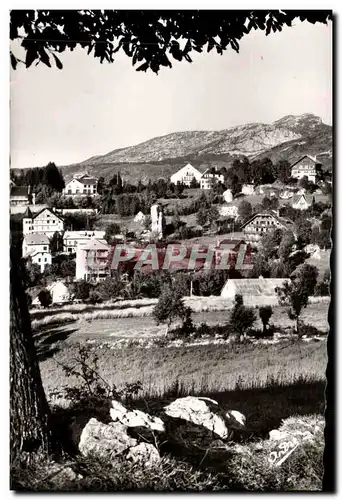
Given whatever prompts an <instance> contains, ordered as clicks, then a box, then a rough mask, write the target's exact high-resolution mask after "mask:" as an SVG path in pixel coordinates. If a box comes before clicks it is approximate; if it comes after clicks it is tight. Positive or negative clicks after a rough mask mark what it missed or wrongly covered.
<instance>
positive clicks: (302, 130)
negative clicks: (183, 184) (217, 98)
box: [60, 113, 332, 182]
mask: <svg viewBox="0 0 342 500" xmlns="http://www.w3.org/2000/svg"><path fill="white" fill-rule="evenodd" d="M303 154H310V155H313V156H317V157H318V159H320V156H322V158H321V161H322V163H323V167H324V168H326V169H328V170H329V169H331V164H332V127H331V126H330V125H327V124H325V123H323V121H322V119H321V118H320V117H318V116H316V115H314V114H312V113H304V114H302V115H286V116H284V117H282V118H280V119H278V120H276V121H274V122H272V123H270V124H265V123H257V122H255V123H247V124H242V125H237V126H233V127H229V128H227V129H222V130H217V131H216V130H195V131H183V132H172V133H169V134H165V135H161V136H157V137H153V138H151V139H148V140H146V141H143V142H141V143H139V144H135V145H133V146H128V147H124V148H118V149H114V150H112V151H109V152H108V153H106V154H104V155H95V156H92V157H91V158H88V159H86V160H84V161H82V162H79V163H74V164H72V165H66V166H62V167H60V168H61V169H62V172H63V174H64V175H65V177H66V179H67V180H68V179H69V178H70V177H71V176H72V175H74V173H76V172H79V171H82V170H87V171H88V172H89V173H91V174H93V175H96V176H103V177H105V178H108V177H110V176H112V175H114V174H115V173H117V172H118V171H119V170H120V172H121V173H122V175H124V176H125V177H127V178H126V180H127V181H128V182H133V181H134V182H137V181H138V180H139V179H141V180H146V179H148V178H151V179H154V178H158V177H162V176H164V177H165V176H170V175H171V174H172V173H174V172H176V171H177V169H178V168H180V167H181V166H183V165H185V163H187V162H191V163H192V164H193V165H194V166H196V167H197V168H199V169H200V170H204V169H205V168H208V167H211V166H216V167H219V168H220V167H221V166H226V167H227V168H229V167H230V166H231V164H232V162H233V160H234V159H235V158H237V157H241V156H247V157H248V158H249V159H250V160H254V159H257V158H262V157H264V156H269V157H270V158H271V160H272V161H277V160H279V159H281V158H283V159H288V160H289V161H290V162H292V161H295V160H296V159H297V157H298V156H300V155H301V156H302V155H303Z"/></svg>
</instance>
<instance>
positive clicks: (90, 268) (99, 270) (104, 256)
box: [76, 238, 111, 281]
mask: <svg viewBox="0 0 342 500" xmlns="http://www.w3.org/2000/svg"><path fill="white" fill-rule="evenodd" d="M110 250H111V247H110V246H109V245H108V244H107V243H104V242H103V241H100V240H97V239H96V238H92V239H90V240H89V241H87V242H86V243H83V244H81V245H78V246H77V249H76V279H77V280H79V279H82V280H95V281H100V280H103V279H105V278H106V277H108V276H110V272H111V268H110V264H109V255H110Z"/></svg>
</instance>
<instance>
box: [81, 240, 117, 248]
mask: <svg viewBox="0 0 342 500" xmlns="http://www.w3.org/2000/svg"><path fill="white" fill-rule="evenodd" d="M78 248H80V249H82V250H109V249H110V245H108V243H107V242H105V240H100V239H96V238H91V239H90V240H89V241H85V242H84V243H81V244H80V246H79V247H78Z"/></svg>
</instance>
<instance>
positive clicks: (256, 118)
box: [10, 22, 332, 168]
mask: <svg viewBox="0 0 342 500" xmlns="http://www.w3.org/2000/svg"><path fill="white" fill-rule="evenodd" d="M191 57H192V58H193V61H194V62H193V63H192V64H189V63H187V62H185V61H184V62H177V61H174V62H173V63H172V64H173V68H172V69H169V68H161V70H160V72H159V73H158V75H155V74H153V73H143V72H136V71H135V69H134V68H133V67H132V62H131V59H130V58H128V57H127V56H125V55H124V54H120V55H118V56H117V58H116V61H115V62H114V64H108V63H103V64H101V63H100V62H99V60H95V59H94V58H93V57H90V56H87V54H86V52H85V51H82V50H81V49H78V50H75V51H74V52H65V53H63V54H62V55H61V60H62V62H63V70H58V69H56V68H48V67H46V66H44V65H41V64H40V65H38V66H33V67H31V68H29V69H26V68H25V67H24V66H19V67H18V69H17V70H16V71H11V83H10V93H11V95H10V100H11V103H10V106H11V110H10V117H11V118H10V119H11V123H10V134H11V145H10V149H11V166H12V167H13V168H25V167H38V166H44V165H46V164H47V163H48V162H49V161H53V162H55V163H56V164H57V165H59V166H60V165H68V164H71V163H76V162H80V161H83V160H86V159H87V158H89V157H91V156H94V155H99V154H106V153H108V152H109V151H112V150H114V149H117V148H122V147H126V146H131V145H134V144H138V143H140V142H142V141H145V140H148V139H151V138H152V137H156V136H160V135H165V134H168V133H171V132H178V131H184V130H221V129H226V128H229V127H232V126H235V125H241V124H245V123H250V122H263V123H271V122H272V121H275V120H277V119H279V118H281V117H283V116H285V115H289V114H295V115H298V114H302V113H314V114H316V115H318V116H320V117H321V118H322V120H323V122H324V123H327V124H329V125H331V124H332V24H331V23H329V24H328V25H323V24H316V25H312V24H309V23H307V22H304V23H301V22H298V23H297V24H296V25H295V26H293V27H291V28H290V27H285V28H283V31H282V32H280V33H271V34H270V35H269V36H267V37H266V36H265V33H264V32H261V31H255V32H252V33H250V34H249V35H247V36H246V37H244V38H243V39H242V40H241V42H240V52H239V54H237V53H236V52H234V51H233V50H232V49H228V50H227V51H225V52H224V54H223V55H222V56H219V55H217V54H216V53H215V52H214V51H211V52H210V53H209V54H208V53H202V54H198V53H194V54H191Z"/></svg>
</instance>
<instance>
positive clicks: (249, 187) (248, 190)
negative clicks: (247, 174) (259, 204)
mask: <svg viewBox="0 0 342 500" xmlns="http://www.w3.org/2000/svg"><path fill="white" fill-rule="evenodd" d="M241 193H242V194H244V195H246V196H249V195H251V194H254V185H253V184H244V185H243V186H242V189H241Z"/></svg>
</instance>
